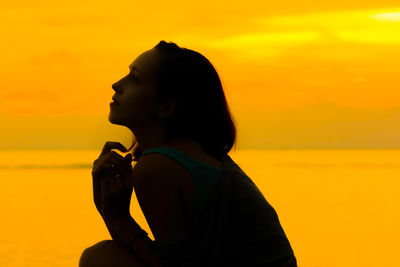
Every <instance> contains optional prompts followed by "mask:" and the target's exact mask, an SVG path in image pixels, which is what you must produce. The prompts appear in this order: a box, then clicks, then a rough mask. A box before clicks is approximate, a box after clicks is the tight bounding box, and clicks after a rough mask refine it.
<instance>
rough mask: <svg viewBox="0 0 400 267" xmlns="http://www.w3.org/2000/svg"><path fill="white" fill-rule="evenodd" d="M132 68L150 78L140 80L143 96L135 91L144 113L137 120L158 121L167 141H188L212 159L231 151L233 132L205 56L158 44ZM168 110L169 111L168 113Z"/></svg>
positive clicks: (226, 109) (233, 141) (224, 104)
mask: <svg viewBox="0 0 400 267" xmlns="http://www.w3.org/2000/svg"><path fill="white" fill-rule="evenodd" d="M146 53H147V54H146ZM145 61H148V62H146V63H145ZM135 64H137V65H140V66H141V67H142V68H145V69H146V70H147V74H148V75H147V76H146V77H143V78H144V79H148V80H146V82H147V87H146V89H148V90H147V92H146V93H144V90H141V91H140V90H138V92H137V95H136V96H137V101H141V104H139V103H138V102H136V104H137V105H140V108H142V109H144V110H145V111H146V112H144V114H145V115H143V117H141V119H142V123H144V120H146V122H147V123H151V122H155V121H156V120H160V119H161V120H162V124H163V128H164V138H165V141H166V142H168V141H169V140H173V139H179V138H190V139H193V140H194V141H196V142H197V143H199V144H200V145H201V146H202V147H203V149H204V150H205V151H206V152H207V153H208V154H210V155H212V156H214V157H216V158H221V157H222V156H223V155H225V154H227V153H228V152H229V151H230V150H231V148H232V147H233V145H234V144H235V142H236V127H235V125H234V122H233V118H232V115H231V113H230V111H229V107H228V104H227V101H226V98H225V94H224V91H223V88H222V84H221V81H220V79H219V76H218V74H217V72H216V70H215V69H214V67H213V65H212V64H211V63H210V62H209V61H208V60H207V59H206V58H205V57H204V56H203V55H201V54H200V53H198V52H195V51H193V50H190V49H186V48H181V47H179V46H177V45H176V44H175V43H166V42H165V41H160V42H159V43H158V44H157V45H156V46H155V47H154V48H153V49H151V50H149V51H147V52H145V53H143V54H142V55H140V56H139V57H138V58H137V59H136V60H135V62H134V64H133V65H135ZM137 67H138V68H139V69H140V67H139V66H137ZM143 72H144V71H143ZM139 75H140V73H139ZM138 77H140V76H138ZM113 88H114V86H113ZM142 89H144V87H143V88H142ZM132 94H133V93H132ZM151 100H152V101H153V102H151ZM132 102H134V100H133V98H132ZM132 102H131V103H132ZM168 103H173V104H172V105H168ZM133 104H134V103H132V105H133ZM144 105H148V106H147V107H144ZM151 105H153V106H152V107H149V106H151ZM169 106H171V107H173V108H166V107H169ZM117 108H118V106H117V107H115V109H117ZM137 108H139V107H137ZM132 109H134V108H133V107H132ZM135 110H136V111H139V109H135ZM163 110H164V111H163ZM165 110H168V111H169V112H166V111H165ZM136 114H138V113H137V112H136ZM142 114H143V113H142ZM160 114H161V115H162V116H160ZM131 115H134V114H132V113H131ZM126 116H129V114H126ZM110 117H111V116H110ZM127 119H128V118H127ZM136 119H137V120H138V119H139V117H137V118H136ZM110 121H111V120H110ZM130 149H132V147H131V148H130ZM137 149H138V150H137V151H133V153H134V155H135V156H136V158H138V157H140V153H141V151H140V148H138V147H137Z"/></svg>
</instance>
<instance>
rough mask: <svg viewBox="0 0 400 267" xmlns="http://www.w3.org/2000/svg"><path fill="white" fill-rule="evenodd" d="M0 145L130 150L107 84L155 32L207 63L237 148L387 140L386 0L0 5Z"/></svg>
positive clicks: (395, 44)
mask: <svg viewBox="0 0 400 267" xmlns="http://www.w3.org/2000/svg"><path fill="white" fill-rule="evenodd" d="M0 21H1V23H0V27H1V32H2V41H1V42H0V48H1V51H2V62H3V64H2V65H1V66H0V68H1V73H2V79H1V81H0V86H1V87H0V88H1V89H0V118H1V119H2V122H3V125H4V129H5V130H4V131H2V132H1V133H0V149H1V148H98V147H99V146H100V147H101V146H102V145H103V143H104V142H105V141H107V140H118V141H122V143H123V144H125V145H127V146H129V145H130V132H129V131H128V130H127V129H126V128H123V127H121V126H115V125H112V124H110V123H109V122H108V120H107V117H108V112H109V102H110V99H111V97H112V95H113V93H114V91H113V90H112V89H111V85H112V84H113V83H114V82H116V81H117V80H119V79H120V78H122V77H123V76H125V75H126V74H127V73H128V71H129V70H128V66H129V64H130V63H131V62H132V61H133V60H134V59H135V58H136V57H137V56H138V55H139V54H140V53H142V52H144V51H146V50H148V49H151V48H152V47H153V46H155V45H156V44H157V43H158V42H159V41H160V40H166V41H173V42H175V43H177V44H178V45H179V46H182V47H187V48H190V49H193V50H196V51H198V52H200V53H202V54H203V55H204V56H206V57H207V58H208V59H209V60H210V61H211V62H212V63H213V64H214V66H215V67H216V69H217V71H218V73H219V74H220V77H221V80H222V82H223V85H224V90H225V92H226V96H227V98H228V103H229V104H230V107H231V110H232V112H233V115H234V117H235V120H236V123H237V127H238V148H400V138H399V136H400V91H399V89H400V79H399V78H398V77H400V75H399V74H400V65H399V63H398V62H400V53H399V52H398V51H399V48H400V34H399V33H400V4H396V1H363V3H362V5H361V4H357V3H352V2H348V1H331V3H325V2H321V1H301V3H300V2H299V1H278V3H268V2H265V1H229V2H227V1H224V2H222V1H202V2H201V4H200V5H199V4H196V5H194V4H191V2H184V1H168V2H167V3H166V2H165V1H147V2H145V1H140V2H138V1H128V0H124V1H122V0H115V1H112V2H109V1H104V2H101V1H85V2H80V1H71V0H70V1H57V2H54V1H52V2H51V1H35V2H32V1H26V2H24V1H19V2H15V1H11V0H9V1H4V0H3V1H2V2H1V3H0Z"/></svg>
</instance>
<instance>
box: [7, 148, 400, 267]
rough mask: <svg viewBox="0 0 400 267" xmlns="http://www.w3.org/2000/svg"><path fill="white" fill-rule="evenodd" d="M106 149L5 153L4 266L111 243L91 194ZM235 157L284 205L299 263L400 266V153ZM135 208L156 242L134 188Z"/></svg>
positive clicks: (62, 261) (51, 260)
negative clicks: (94, 173)
mask: <svg viewBox="0 0 400 267" xmlns="http://www.w3.org/2000/svg"><path fill="white" fill-rule="evenodd" d="M99 153H100V150H62V151H56V150H54V151H51V150H40V151H39V150H15V151H12V150H8V151H0V181H1V187H0V203H1V205H0V207H1V211H0V214H1V220H0V266H2V267H11V266H12V267H19V266H29V267H35V266H41V267H45V266H49V267H50V266H52V267H57V266H60V267H61V266H65V267H66V266H68V267H70V266H78V262H79V257H80V255H81V253H82V252H83V250H84V249H85V248H86V247H88V246H91V245H93V244H95V243H97V242H99V241H101V240H104V239H111V236H110V235H109V233H108V231H107V228H106V226H105V225H104V223H103V221H102V219H101V217H100V215H99V214H98V213H97V210H96V208H95V206H94V203H93V196H92V188H91V186H92V180H91V179H92V177H91V168H92V164H93V161H94V160H95V159H96V158H97V157H98V155H99ZM229 155H230V156H231V157H232V159H233V160H234V161H235V162H236V163H237V164H238V165H239V166H240V167H241V168H242V169H243V170H244V171H245V172H246V173H247V175H248V176H249V177H250V178H251V179H252V180H253V181H254V182H255V183H256V185H257V186H258V188H259V189H260V190H261V192H262V193H263V194H264V196H265V198H266V199H267V201H268V202H269V203H270V204H271V205H272V206H273V207H274V208H275V210H276V211H277V213H278V216H279V219H280V222H281V224H282V226H283V229H284V230H285V233H286V235H287V237H288V239H289V241H290V243H291V245H292V248H293V250H294V252H295V255H296V257H297V260H298V266H299V267H358V266H360V267H372V266H374V267H385V266H391V267H392V266H398V260H397V257H396V255H399V252H400V246H399V244H398V242H399V241H398V240H400V229H399V228H400V197H399V192H400V179H399V178H400V150H238V151H232V152H231V153H230V154H229ZM131 214H132V215H133V217H134V218H135V220H136V221H137V222H138V223H139V224H140V225H141V226H142V228H143V229H145V230H146V231H147V232H148V233H149V236H150V237H151V238H152V239H153V238H154V237H153V235H152V233H151V230H150V228H149V226H148V224H147V222H146V220H145V218H144V216H143V213H142V211H141V210H140V206H139V205H138V203H137V201H136V196H135V194H134V193H133V196H132V203H131Z"/></svg>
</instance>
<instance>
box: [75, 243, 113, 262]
mask: <svg viewBox="0 0 400 267" xmlns="http://www.w3.org/2000/svg"><path fill="white" fill-rule="evenodd" d="M110 242H113V241H112V240H103V241H100V242H98V243H96V244H94V245H93V246H91V247H88V248H86V249H85V250H84V251H83V252H82V255H81V257H80V259H79V267H88V266H94V265H95V264H96V261H98V258H99V257H100V255H101V254H102V252H104V251H105V249H106V247H107V246H108V244H109V243H110Z"/></svg>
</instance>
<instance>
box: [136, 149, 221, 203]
mask: <svg viewBox="0 0 400 267" xmlns="http://www.w3.org/2000/svg"><path fill="white" fill-rule="evenodd" d="M148 153H160V154H163V155H166V156H168V157H169V158H172V159H174V160H176V161H177V162H178V163H179V164H180V165H181V166H183V167H184V168H186V169H187V170H188V171H189V173H190V174H191V175H192V176H193V179H194V182H195V190H196V200H195V203H194V206H193V208H194V209H195V210H200V209H201V208H202V206H203V205H204V204H205V201H206V200H207V197H208V195H209V194H210V192H211V190H212V189H213V188H214V186H215V184H216V183H217V181H218V179H219V176H220V174H221V170H222V169H221V168H218V167H215V166H212V165H209V164H206V163H204V162H202V161H199V160H197V159H195V158H193V157H191V156H189V155H187V154H185V153H183V152H181V151H179V150H177V149H175V148H172V147H154V148H150V149H147V150H145V151H143V153H142V155H145V154H148Z"/></svg>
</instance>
